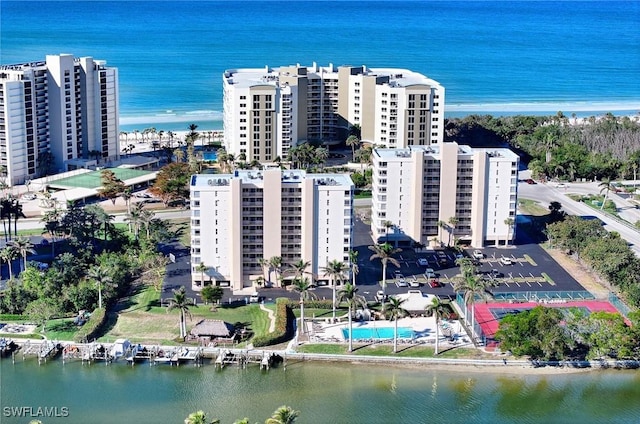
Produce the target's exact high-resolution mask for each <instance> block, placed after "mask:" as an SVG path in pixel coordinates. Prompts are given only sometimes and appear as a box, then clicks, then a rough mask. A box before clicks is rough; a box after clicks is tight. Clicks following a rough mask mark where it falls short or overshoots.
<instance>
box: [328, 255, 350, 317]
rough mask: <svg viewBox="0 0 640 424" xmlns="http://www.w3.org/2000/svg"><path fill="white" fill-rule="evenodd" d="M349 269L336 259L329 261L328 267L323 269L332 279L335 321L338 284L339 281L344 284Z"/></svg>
mask: <svg viewBox="0 0 640 424" xmlns="http://www.w3.org/2000/svg"><path fill="white" fill-rule="evenodd" d="M346 269H347V266H346V265H345V263H344V262H340V261H339V260H337V259H334V260H332V261H329V262H328V263H327V266H326V267H324V268H322V272H323V273H324V275H325V276H327V277H329V278H330V279H331V287H332V288H333V290H332V294H333V297H332V299H333V302H332V303H333V305H332V306H333V315H332V316H333V319H334V320H335V319H336V283H337V282H338V281H340V282H342V281H343V280H344V277H345V275H344V274H345V271H346Z"/></svg>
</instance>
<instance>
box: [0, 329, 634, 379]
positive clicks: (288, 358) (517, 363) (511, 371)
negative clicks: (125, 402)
mask: <svg viewBox="0 0 640 424" xmlns="http://www.w3.org/2000/svg"><path fill="white" fill-rule="evenodd" d="M7 339H9V338H7ZM9 340H13V342H14V343H16V344H17V345H18V346H20V348H19V349H17V350H15V351H14V352H12V354H10V355H8V356H11V357H12V358H13V361H14V362H15V360H16V357H19V356H23V359H22V361H26V360H27V357H25V355H32V354H33V351H31V352H24V349H25V347H26V346H29V347H32V346H34V345H42V344H43V343H45V342H47V341H48V340H44V339H40V340H38V339H26V338H22V339H21V338H19V339H9ZM54 343H56V344H59V345H61V346H62V347H63V348H64V347H68V346H76V347H79V348H80V349H83V348H88V347H90V346H96V345H102V346H104V347H105V348H106V349H107V350H110V348H111V347H112V346H113V345H114V343H113V342H111V343H107V342H104V343H102V342H94V343H75V342H70V341H54ZM133 344H137V345H139V346H142V347H145V348H147V349H150V350H151V349H160V350H164V351H166V352H168V351H172V350H177V349H181V348H187V349H199V350H200V351H201V355H202V359H204V358H206V359H207V361H204V360H202V359H195V360H192V361H185V364H187V365H196V366H199V367H205V366H214V367H215V366H217V364H216V361H215V359H216V358H217V357H218V356H220V355H221V353H229V352H231V353H234V354H237V355H243V354H244V355H254V356H255V355H256V354H259V355H261V356H263V355H264V354H265V353H266V354H269V355H271V354H275V355H278V356H280V357H281V358H282V359H283V364H282V365H280V366H281V367H283V369H284V370H285V371H286V368H287V367H290V366H292V365H293V366H295V365H298V364H302V363H304V362H317V363H336V364H347V365H348V364H353V365H371V364H383V365H385V366H391V367H395V368H400V369H414V370H418V369H429V370H440V371H447V372H472V373H475V374H504V375H523V374H524V375H558V374H577V373H585V372H601V371H631V370H633V371H637V370H638V369H640V361H634V360H624V361H615V360H594V361H531V360H526V359H502V358H501V359H464V358H420V357H395V356H367V355H362V356H361V355H353V354H316V353H303V352H295V351H292V350H289V349H284V350H283V349H250V348H245V349H238V348H229V347H224V346H219V347H202V346H192V345H175V346H164V345H149V344H138V343H133ZM62 355H63V354H60V355H59V356H58V357H54V358H51V359H49V360H48V362H53V361H59V362H60V363H61V364H64V363H65V362H69V361H79V360H80V358H78V357H67V358H64V357H62ZM4 359H6V360H9V358H8V357H6V356H5V358H4ZM31 359H34V360H37V358H29V360H31ZM18 360H19V359H18ZM92 362H105V360H103V359H93V360H92ZM117 362H119V363H122V364H125V365H130V363H129V361H127V360H126V359H123V358H120V359H118V360H113V361H109V363H111V364H113V363H117ZM137 362H139V363H143V362H144V363H149V364H150V365H154V359H153V358H150V359H143V360H140V361H137ZM155 365H160V364H158V363H156V364H155ZM280 366H279V367H280ZM279 367H278V368H279Z"/></svg>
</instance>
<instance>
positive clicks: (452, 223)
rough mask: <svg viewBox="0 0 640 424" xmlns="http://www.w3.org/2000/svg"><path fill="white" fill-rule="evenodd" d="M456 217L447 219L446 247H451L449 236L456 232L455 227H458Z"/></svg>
mask: <svg viewBox="0 0 640 424" xmlns="http://www.w3.org/2000/svg"><path fill="white" fill-rule="evenodd" d="M458 222H459V220H458V217H457V216H452V217H451V218H449V221H448V223H449V225H450V226H449V227H448V228H449V243H447V246H451V235H452V234H453V233H454V232H455V231H456V225H458Z"/></svg>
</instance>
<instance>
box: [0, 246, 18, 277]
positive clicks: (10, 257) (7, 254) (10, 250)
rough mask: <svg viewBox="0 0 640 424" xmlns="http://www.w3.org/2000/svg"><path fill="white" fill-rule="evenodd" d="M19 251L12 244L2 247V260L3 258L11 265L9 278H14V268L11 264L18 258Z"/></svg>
mask: <svg viewBox="0 0 640 424" xmlns="http://www.w3.org/2000/svg"><path fill="white" fill-rule="evenodd" d="M19 255H20V254H19V252H18V251H17V250H16V249H15V248H14V247H12V246H5V247H3V248H2V249H0V260H2V262H6V263H7V266H8V267H9V279H10V280H12V279H13V268H12V266H11V263H12V262H13V261H14V260H15V259H17V258H18V256H19Z"/></svg>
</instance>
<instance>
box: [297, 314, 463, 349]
mask: <svg viewBox="0 0 640 424" xmlns="http://www.w3.org/2000/svg"><path fill="white" fill-rule="evenodd" d="M329 321H330V320H329ZM306 326H307V331H308V332H309V340H310V341H311V342H312V343H344V342H346V339H345V337H344V335H343V332H342V330H343V329H348V328H349V322H348V321H347V320H342V321H340V322H338V323H331V322H326V321H318V320H315V321H308V322H306ZM394 326H395V322H394V321H387V320H380V321H353V329H354V330H355V329H356V328H394ZM398 328H411V329H412V330H413V331H414V332H415V337H414V338H413V339H412V340H408V339H399V340H404V341H407V340H408V341H411V342H413V343H435V340H436V321H435V318H433V317H419V318H401V319H399V320H398ZM445 333H447V334H451V335H452V336H453V338H454V340H455V341H457V340H458V339H460V341H459V342H460V343H464V338H466V337H464V333H463V331H462V329H461V328H460V323H458V322H457V321H443V322H441V323H440V334H439V335H440V339H441V340H443V339H445V338H446V337H445ZM385 340H386V339H380V340H379V341H385ZM354 341H364V340H354ZM367 341H368V342H371V341H378V340H367Z"/></svg>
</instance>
